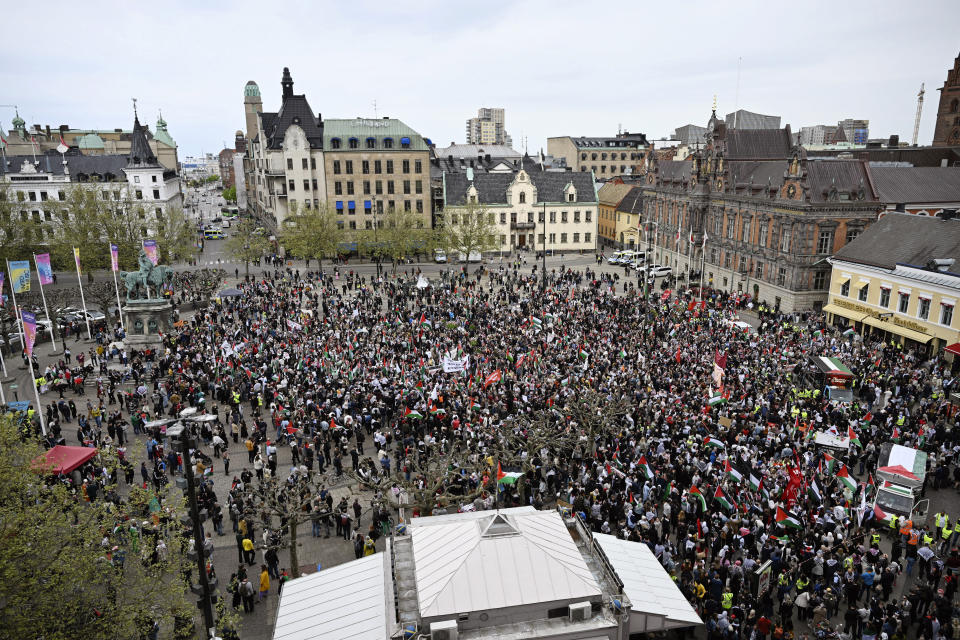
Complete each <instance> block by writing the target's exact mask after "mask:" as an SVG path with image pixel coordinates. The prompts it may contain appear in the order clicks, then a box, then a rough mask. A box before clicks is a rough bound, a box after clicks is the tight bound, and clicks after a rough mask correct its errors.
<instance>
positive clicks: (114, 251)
mask: <svg viewBox="0 0 960 640" xmlns="http://www.w3.org/2000/svg"><path fill="white" fill-rule="evenodd" d="M110 270H111V271H113V272H117V271H120V248H119V247H117V245H115V244H113V243H112V242H111V243H110Z"/></svg>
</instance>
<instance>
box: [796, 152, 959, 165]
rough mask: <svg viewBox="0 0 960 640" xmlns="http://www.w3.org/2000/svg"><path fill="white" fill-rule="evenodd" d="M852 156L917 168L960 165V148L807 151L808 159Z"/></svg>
mask: <svg viewBox="0 0 960 640" xmlns="http://www.w3.org/2000/svg"><path fill="white" fill-rule="evenodd" d="M839 155H843V156H847V157H849V156H852V157H854V158H859V159H864V160H868V161H870V162H905V163H909V164H912V165H913V166H915V167H939V166H940V165H941V163H942V162H943V161H944V160H945V161H946V162H947V165H948V166H954V165H956V164H957V163H960V147H904V148H902V149H901V148H898V149H819V150H809V149H808V150H807V157H808V158H813V157H835V156H839Z"/></svg>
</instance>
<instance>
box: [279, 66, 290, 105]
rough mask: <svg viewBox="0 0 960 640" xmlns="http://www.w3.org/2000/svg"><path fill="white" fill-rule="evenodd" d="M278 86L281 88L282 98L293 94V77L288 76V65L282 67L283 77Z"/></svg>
mask: <svg viewBox="0 0 960 640" xmlns="http://www.w3.org/2000/svg"><path fill="white" fill-rule="evenodd" d="M280 86H281V87H282V88H283V97H284V98H289V97H291V96H292V95H293V78H291V77H290V69H289V67H284V68H283V78H281V79H280Z"/></svg>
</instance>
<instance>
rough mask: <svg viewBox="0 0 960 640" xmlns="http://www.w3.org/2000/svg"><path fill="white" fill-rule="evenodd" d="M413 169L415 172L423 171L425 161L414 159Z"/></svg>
mask: <svg viewBox="0 0 960 640" xmlns="http://www.w3.org/2000/svg"><path fill="white" fill-rule="evenodd" d="M413 171H414V173H423V161H422V160H414V161H413Z"/></svg>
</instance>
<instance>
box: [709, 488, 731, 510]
mask: <svg viewBox="0 0 960 640" xmlns="http://www.w3.org/2000/svg"><path fill="white" fill-rule="evenodd" d="M713 499H714V500H716V501H717V502H719V503H720V506H721V507H723V508H724V509H726V510H727V511H729V510H731V509H736V508H737V503H736V502H734V501H733V499H732V498H728V497H727V496H726V494H724V493H723V489H721V488H720V487H717V492H716V493H714V494H713Z"/></svg>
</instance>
